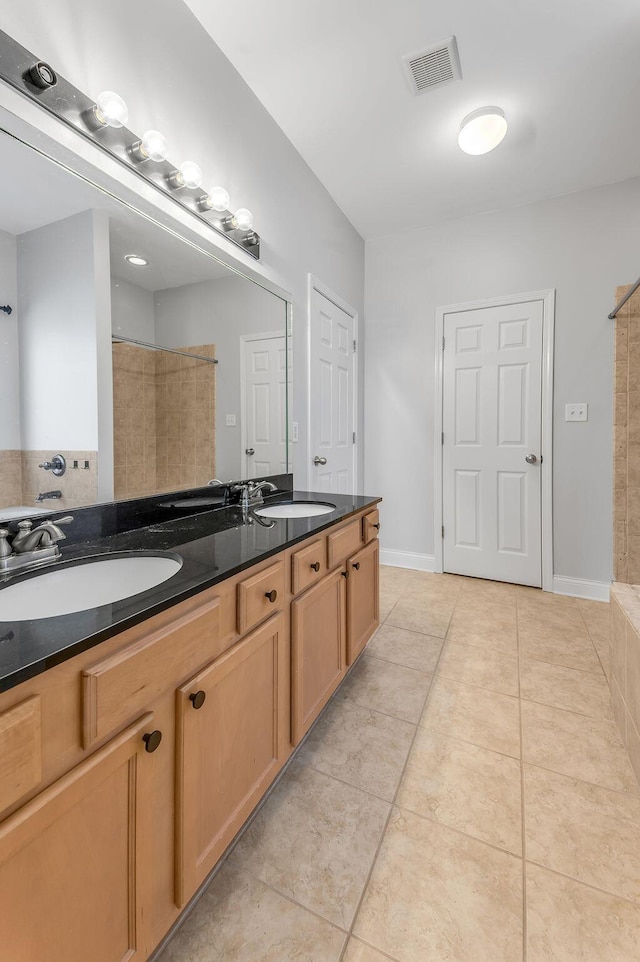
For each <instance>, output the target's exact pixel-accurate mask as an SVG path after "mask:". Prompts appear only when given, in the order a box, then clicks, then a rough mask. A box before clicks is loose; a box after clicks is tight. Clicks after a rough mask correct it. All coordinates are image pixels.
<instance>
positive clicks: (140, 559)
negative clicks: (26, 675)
mask: <svg viewBox="0 0 640 962" xmlns="http://www.w3.org/2000/svg"><path fill="white" fill-rule="evenodd" d="M181 567H182V561H181V560H178V559H177V558H167V557H157V556H154V555H139V556H135V557H126V558H114V557H105V558H96V559H95V560H93V561H87V562H86V564H79V565H72V566H71V567H68V568H48V569H47V570H46V571H43V572H42V574H38V575H36V576H35V577H33V578H27V579H26V580H24V581H17V582H16V583H15V584H8V585H7V586H6V588H0V621H32V620H33V619H35V618H53V617H54V616H55V615H70V614H73V612H75V611H87V610H88V609H89V608H99V607H100V605H108V604H111V603H112V602H114V601H122V600H123V599H124V598H131V597H132V596H133V595H137V594H139V593H140V592H141V591H148V590H149V588H155V587H156V585H160V584H162V582H163V581H167V580H168V579H169V578H171V577H173V575H175V574H176V573H177V572H178V571H179V570H180V568H181Z"/></svg>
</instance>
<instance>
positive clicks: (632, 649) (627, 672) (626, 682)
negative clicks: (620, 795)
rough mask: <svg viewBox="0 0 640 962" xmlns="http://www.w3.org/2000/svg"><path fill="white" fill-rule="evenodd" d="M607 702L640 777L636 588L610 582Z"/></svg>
mask: <svg viewBox="0 0 640 962" xmlns="http://www.w3.org/2000/svg"><path fill="white" fill-rule="evenodd" d="M609 684H610V687H611V703H612V705H613V714H614V717H615V720H616V724H617V725H618V729H619V730H620V734H621V735H622V738H623V741H624V743H625V745H626V748H627V751H628V753H629V758H630V759H631V764H632V765H633V769H634V771H635V773H636V777H637V778H638V780H639V781H640V592H639V591H638V588H637V587H636V586H635V585H626V584H614V585H612V586H611V676H610V678H609Z"/></svg>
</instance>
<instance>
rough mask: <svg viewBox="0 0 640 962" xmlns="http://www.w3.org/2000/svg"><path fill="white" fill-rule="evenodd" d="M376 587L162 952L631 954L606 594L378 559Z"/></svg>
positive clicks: (209, 955) (473, 959)
mask: <svg viewBox="0 0 640 962" xmlns="http://www.w3.org/2000/svg"><path fill="white" fill-rule="evenodd" d="M380 601H381V605H380V608H381V611H380V615H381V619H384V621H383V624H382V625H381V627H380V629H379V630H378V632H377V634H376V635H374V637H373V638H372V639H371V641H370V643H369V645H368V648H367V650H366V652H365V653H364V655H363V656H362V658H361V659H360V661H358V662H357V663H356V665H355V666H354V668H353V671H352V672H351V675H350V677H349V678H348V679H347V680H346V682H345V684H344V686H343V688H342V690H341V691H339V692H338V693H337V694H336V696H335V697H334V699H333V701H332V702H330V704H329V705H328V706H327V708H326V709H325V711H324V713H323V714H322V715H321V716H320V718H319V720H318V722H317V723H316V726H315V727H314V728H313V729H312V731H311V732H310V734H309V737H308V738H307V741H306V742H305V743H304V744H303V745H302V747H301V750H300V752H299V754H298V756H297V758H296V759H295V760H294V761H293V763H292V764H291V765H290V767H289V768H288V770H286V771H285V773H284V775H283V777H282V778H281V780H280V781H279V783H278V784H277V785H276V786H275V788H274V790H273V791H272V793H271V795H270V796H269V797H268V798H267V800H266V802H265V803H264V804H263V806H262V808H261V809H260V810H259V811H258V813H257V814H256V816H255V818H254V819H253V821H252V822H251V823H250V824H249V826H248V827H247V829H246V830H245V831H244V833H243V835H242V836H241V838H240V839H239V841H238V843H237V845H236V847H235V848H234V849H233V850H232V851H231V853H230V855H229V857H228V859H227V860H226V862H225V863H224V864H223V865H222V867H221V869H220V871H219V872H218V874H217V875H216V877H215V878H214V879H213V882H212V883H211V885H210V886H209V887H208V889H207V890H206V892H205V893H204V895H203V897H202V899H201V900H200V902H199V903H198V904H197V905H196V906H195V908H194V910H193V912H192V914H191V915H190V916H189V917H188V918H187V919H186V921H185V922H184V924H183V925H182V927H181V928H180V929H179V930H178V931H177V933H176V934H175V936H174V938H173V939H172V941H170V942H169V944H168V945H167V946H166V948H165V949H164V952H163V953H162V954H161V955H160V957H159V959H158V962H196V960H197V962H231V960H233V962H292V960H299V962H444V960H446V962H523V960H524V959H526V960H527V962H637V960H638V958H639V949H638V946H640V881H639V880H640V854H639V853H640V788H639V787H638V784H637V782H636V779H635V777H634V774H633V771H632V769H631V766H630V763H629V759H628V757H627V753H626V752H625V750H624V746H623V744H622V740H621V739H620V737H619V734H618V731H617V728H616V726H615V724H614V723H613V720H612V713H611V707H610V704H609V699H608V692H607V684H606V680H605V676H604V672H603V666H602V665H601V660H602V662H606V659H607V656H608V653H609V644H610V642H609V631H608V626H609V605H607V604H603V603H599V602H590V601H580V600H576V599H574V598H567V597H560V596H556V595H549V594H546V593H543V592H541V591H536V590H534V589H528V588H518V587H515V586H512V585H501V584H495V583H490V582H482V581H477V580H474V579H465V578H458V577H454V576H448V575H433V574H426V573H423V572H417V571H406V570H402V569H398V568H384V567H383V568H382V569H381V599H380ZM638 690H640V687H639V689H638ZM356 824H357V830H356V829H355V828H354V825H356Z"/></svg>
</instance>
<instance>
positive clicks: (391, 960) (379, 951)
mask: <svg viewBox="0 0 640 962" xmlns="http://www.w3.org/2000/svg"><path fill="white" fill-rule="evenodd" d="M352 939H353V941H354V942H358V943H359V944H360V945H365V946H366V947H367V948H368V949H373V951H374V952H375V953H376V954H377V955H380V956H382V958H383V959H388V960H389V962H401V960H400V959H399V958H398V957H397V956H395V955H389V953H388V952H383V951H382V949H379V948H378V947H377V946H376V945H373V943H372V942H367V940H366V939H363V938H362V936H361V935H350V936H349V938H348V939H347V944H346V946H345V952H346V950H347V949H348V948H349V942H350V941H351V940H352ZM341 958H342V956H341Z"/></svg>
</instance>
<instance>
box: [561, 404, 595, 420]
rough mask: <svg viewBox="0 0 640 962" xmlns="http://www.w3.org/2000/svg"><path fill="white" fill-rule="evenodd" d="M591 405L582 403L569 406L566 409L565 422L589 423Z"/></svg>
mask: <svg viewBox="0 0 640 962" xmlns="http://www.w3.org/2000/svg"><path fill="white" fill-rule="evenodd" d="M588 414H589V405H588V404H584V403H582V402H580V403H574V404H567V405H566V407H565V409H564V419H565V421H587V420H588Z"/></svg>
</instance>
